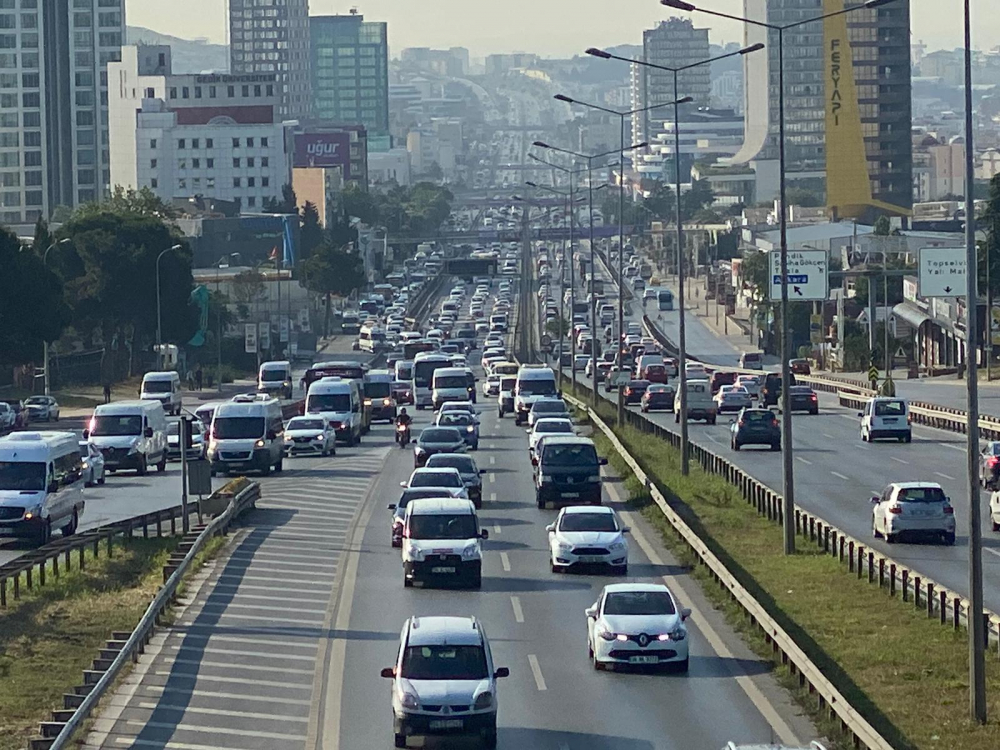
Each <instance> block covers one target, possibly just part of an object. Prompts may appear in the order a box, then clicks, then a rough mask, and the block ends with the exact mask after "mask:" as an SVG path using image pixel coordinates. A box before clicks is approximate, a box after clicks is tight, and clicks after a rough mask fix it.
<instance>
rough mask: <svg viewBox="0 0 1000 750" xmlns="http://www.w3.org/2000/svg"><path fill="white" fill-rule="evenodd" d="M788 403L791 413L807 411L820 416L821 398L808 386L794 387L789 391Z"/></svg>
mask: <svg viewBox="0 0 1000 750" xmlns="http://www.w3.org/2000/svg"><path fill="white" fill-rule="evenodd" d="M788 401H789V405H790V406H791V411H807V412H809V413H810V414H819V398H818V397H817V396H816V391H814V390H813V389H812V388H810V387H809V386H808V385H793V386H792V387H791V388H789V389H788Z"/></svg>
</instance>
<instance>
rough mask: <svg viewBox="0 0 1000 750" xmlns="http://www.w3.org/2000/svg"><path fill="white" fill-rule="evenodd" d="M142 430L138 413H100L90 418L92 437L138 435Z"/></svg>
mask: <svg viewBox="0 0 1000 750" xmlns="http://www.w3.org/2000/svg"><path fill="white" fill-rule="evenodd" d="M141 431H142V417H141V416H139V415H138V414H121V415H116V414H102V415H100V416H95V417H94V418H93V419H92V420H90V434H91V436H92V437H114V436H117V435H138V434H139V433H140V432H141Z"/></svg>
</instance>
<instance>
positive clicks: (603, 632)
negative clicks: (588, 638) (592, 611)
mask: <svg viewBox="0 0 1000 750" xmlns="http://www.w3.org/2000/svg"><path fill="white" fill-rule="evenodd" d="M597 635H598V637H599V638H601V639H602V640H605V641H613V640H615V638H617V637H618V636H617V635H616V634H615V633H612V632H611V631H610V630H609V629H608V628H607V627H605V626H604V625H602V626H601V627H600V628H598V630H597Z"/></svg>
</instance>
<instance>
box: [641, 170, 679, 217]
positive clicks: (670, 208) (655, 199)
mask: <svg viewBox="0 0 1000 750" xmlns="http://www.w3.org/2000/svg"><path fill="white" fill-rule="evenodd" d="M643 203H644V204H645V206H646V208H647V209H649V213H650V215H651V216H652V218H653V219H654V220H655V221H664V222H670V221H673V220H674V219H675V218H676V214H675V211H676V204H675V202H674V191H673V189H672V188H671V187H670V186H669V185H667V184H666V183H665V182H662V181H659V180H658V181H656V182H655V183H654V184H653V189H652V190H650V192H649V195H648V196H647V197H646V199H645V200H644V201H643Z"/></svg>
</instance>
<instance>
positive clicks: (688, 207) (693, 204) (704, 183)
mask: <svg viewBox="0 0 1000 750" xmlns="http://www.w3.org/2000/svg"><path fill="white" fill-rule="evenodd" d="M714 202H715V194H714V193H713V192H712V187H711V186H710V185H709V184H708V180H692V182H691V187H690V188H689V189H688V191H687V192H686V193H683V194H682V195H681V213H682V215H683V216H684V217H688V216H694V215H695V214H696V213H697V212H698V211H700V210H702V209H703V208H705V207H707V206H711V205H712V204H713V203H714Z"/></svg>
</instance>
